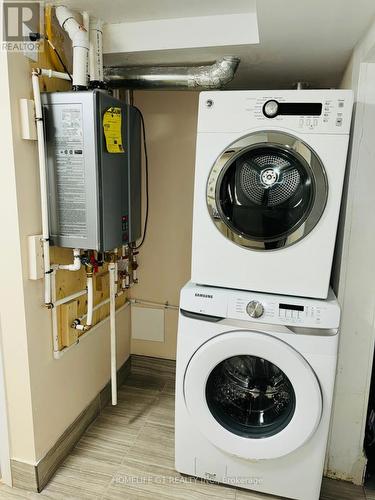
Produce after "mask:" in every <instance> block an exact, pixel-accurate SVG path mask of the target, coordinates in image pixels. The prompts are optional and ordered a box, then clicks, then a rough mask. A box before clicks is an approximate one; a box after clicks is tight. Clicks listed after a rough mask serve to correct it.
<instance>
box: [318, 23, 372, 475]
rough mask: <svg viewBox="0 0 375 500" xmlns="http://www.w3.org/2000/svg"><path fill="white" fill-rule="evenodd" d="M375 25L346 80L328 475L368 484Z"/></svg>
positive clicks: (355, 57) (343, 83) (350, 67)
mask: <svg viewBox="0 0 375 500" xmlns="http://www.w3.org/2000/svg"><path fill="white" fill-rule="evenodd" d="M374 81H375V23H373V24H372V26H371V27H370V29H369V30H368V32H367V33H366V35H365V36H364V38H363V39H362V40H361V41H360V42H359V43H358V45H357V47H356V48H355V50H354V53H353V55H352V58H351V60H350V62H349V64H348V67H347V69H346V72H345V74H344V77H343V80H342V85H341V86H342V87H343V88H352V89H353V91H354V96H355V99H354V100H355V110H354V115H353V117H354V119H353V127H352V137H351V147H350V153H349V161H348V172H347V179H346V188H345V191H344V201H343V207H342V216H341V220H340V226H339V233H338V244H337V251H336V254H337V255H336V262H335V266H334V271H333V283H334V286H335V288H336V292H337V294H338V299H339V302H340V304H341V306H342V315H341V331H340V345H339V358H338V368H337V379H336V388H335V398H334V404H333V412H332V432H331V437H330V442H329V446H328V456H327V474H328V475H329V476H332V477H335V478H341V479H346V480H349V481H353V482H354V483H357V484H361V483H362V481H363V475H364V469H365V467H366V457H365V454H364V450H363V441H364V433H365V425H366V414H367V403H368V394H369V388H370V381H371V369H372V364H373V353H374V342H375V324H374V313H375V268H374V265H373V260H374V259H373V254H372V249H373V248H374V245H375V231H374V223H373V214H374V212H375V198H374V190H373V186H374V183H375V170H374V158H375V144H374V135H375V125H374V124H375V107H374V103H375V86H374Z"/></svg>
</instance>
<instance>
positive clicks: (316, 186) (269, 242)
mask: <svg viewBox="0 0 375 500" xmlns="http://www.w3.org/2000/svg"><path fill="white" fill-rule="evenodd" d="M352 101H353V97H352V92H351V91H347V90H291V91H272V92H271V91H264V92H263V91H228V92H227V91H224V92H220V91H217V92H203V93H201V95H200V101H199V118H198V136H197V146H196V170H195V193H194V218H193V252H192V255H193V257H192V281H194V282H195V283H200V284H205V285H212V286H220V287H227V288H237V289H243V290H257V291H260V292H269V293H280V294H285V295H296V296H306V297H315V298H326V297H327V293H328V287H329V279H330V273H331V266H332V258H333V251H334V245H335V237H336V230H337V224H338V217H339V210H340V201H341V194H342V186H343V180H344V174H345V164H346V156H347V148H348V140H349V131H350V122H351V116H352Z"/></svg>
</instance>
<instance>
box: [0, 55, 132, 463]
mask: <svg viewBox="0 0 375 500" xmlns="http://www.w3.org/2000/svg"><path fill="white" fill-rule="evenodd" d="M2 58H4V56H3V55H2ZM8 65H9V75H8V78H9V88H7V87H8V84H7V82H6V81H5V77H4V73H3V71H4V67H3V64H1V68H2V74H1V77H2V80H1V83H2V87H3V88H2V89H1V90H2V94H1V95H2V96H3V99H2V102H3V104H2V106H3V107H2V115H1V120H2V126H1V130H2V131H4V133H3V132H2V137H1V141H4V142H6V144H5V147H6V149H5V152H6V156H5V157H4V160H3V158H2V161H4V167H5V171H4V176H3V175H2V182H1V184H0V185H1V194H2V196H1V197H0V198H1V203H2V214H5V215H6V217H3V218H4V219H5V220H4V223H3V226H2V229H3V235H4V236H5V235H6V242H7V244H6V245H3V246H4V253H3V254H2V255H3V262H7V263H11V264H12V265H5V264H4V265H3V267H4V271H3V274H2V282H3V284H4V283H6V288H4V286H2V287H1V290H2V292H1V293H2V297H1V299H2V304H1V307H2V309H1V323H2V336H3V339H2V344H3V345H2V347H3V352H4V360H5V378H6V390H7V397H8V406H9V421H10V440H11V457H12V458H14V459H16V460H20V461H25V462H29V463H36V462H37V461H38V460H39V459H40V458H42V457H43V456H44V455H45V453H46V452H47V451H48V450H49V449H50V447H51V446H52V445H53V444H54V443H55V441H56V440H57V439H58V437H59V436H60V435H61V434H62V432H63V431H64V430H65V429H66V428H67V427H68V425H69V424H70V423H71V422H72V421H73V420H74V419H75V418H76V417H77V416H78V414H79V413H80V412H81V411H82V410H83V409H84V407H85V406H86V405H87V404H88V403H89V402H90V401H91V400H92V399H93V398H94V396H95V395H96V394H97V393H98V392H99V391H100V390H101V389H102V388H103V387H104V385H105V384H106V383H107V382H108V380H109V377H110V358H109V346H110V343H109V325H108V323H106V324H104V325H103V326H101V327H100V328H98V329H97V330H95V331H93V332H92V333H91V334H89V335H88V336H87V337H86V338H85V339H84V340H82V341H81V343H80V344H79V345H77V346H75V347H73V348H72V349H71V350H70V351H69V352H67V353H66V354H65V355H64V356H63V357H62V358H61V359H60V360H54V359H53V356H52V338H51V315H50V312H49V311H48V310H46V309H45V308H44V307H43V306H42V301H43V283H42V280H40V281H30V280H29V279H28V268H27V258H28V255H27V236H28V235H31V234H40V232H41V218H40V200H39V187H38V182H39V175H38V163H37V154H36V143H35V142H32V141H24V140H22V139H21V138H20V120H19V111H18V100H19V98H21V97H28V98H31V83H30V67H29V62H28V60H27V59H26V58H24V57H23V56H22V55H20V54H9V55H8ZM7 94H9V97H10V109H7V106H8V105H9V103H8V100H7V99H6V95H7ZM10 118H11V121H10ZM12 147H13V152H12ZM2 155H3V152H2ZM12 155H13V156H12ZM2 171H3V166H2ZM3 196H4V198H3ZM117 326H118V358H117V361H118V365H120V364H122V363H123V362H124V361H125V360H126V359H127V357H128V356H129V351H130V311H129V309H127V310H126V311H124V312H122V313H121V314H120V315H119V316H118V321H117Z"/></svg>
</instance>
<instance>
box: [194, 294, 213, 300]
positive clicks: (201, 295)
mask: <svg viewBox="0 0 375 500" xmlns="http://www.w3.org/2000/svg"><path fill="white" fill-rule="evenodd" d="M195 296H196V297H202V298H204V299H213V298H214V296H213V295H208V294H207V293H196V294H195Z"/></svg>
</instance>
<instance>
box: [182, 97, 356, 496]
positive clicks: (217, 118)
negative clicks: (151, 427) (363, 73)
mask: <svg viewBox="0 0 375 500" xmlns="http://www.w3.org/2000/svg"><path fill="white" fill-rule="evenodd" d="M352 100H353V98H352V93H351V92H350V91H344V90H295V91H273V92H263V91H226V92H204V93H202V94H201V95H200V101H199V118H198V137H197V152H196V171H195V193H194V218H193V252H192V281H191V282H189V283H188V284H187V285H186V286H185V287H184V288H183V289H182V292H181V300H180V315H179V327H178V344H177V374H176V435H175V437H176V445H175V456H176V469H177V470H178V471H180V472H182V473H185V474H189V475H193V476H197V477H200V478H204V479H208V480H213V481H218V482H222V483H226V484H231V485H233V486H237V487H240V488H246V489H250V490H255V491H259V492H263V493H269V494H273V495H278V496H283V497H287V498H292V499H298V500H318V498H319V493H320V487H321V480H322V472H323V467H324V459H325V451H326V444H327V438H328V432H329V422H330V414H331V406H332V396H333V389H334V381H335V371H336V361H337V346H338V338H339V322H340V308H339V305H338V303H337V300H336V298H335V296H334V294H333V292H332V290H331V289H330V288H329V282H330V273H331V266H332V258H333V252H334V246H335V238H336V230H337V224H338V218H339V210H340V202H341V195H342V188H343V181H344V174H345V164H346V156H347V149H348V140H349V131H350V122H351V115H352Z"/></svg>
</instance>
